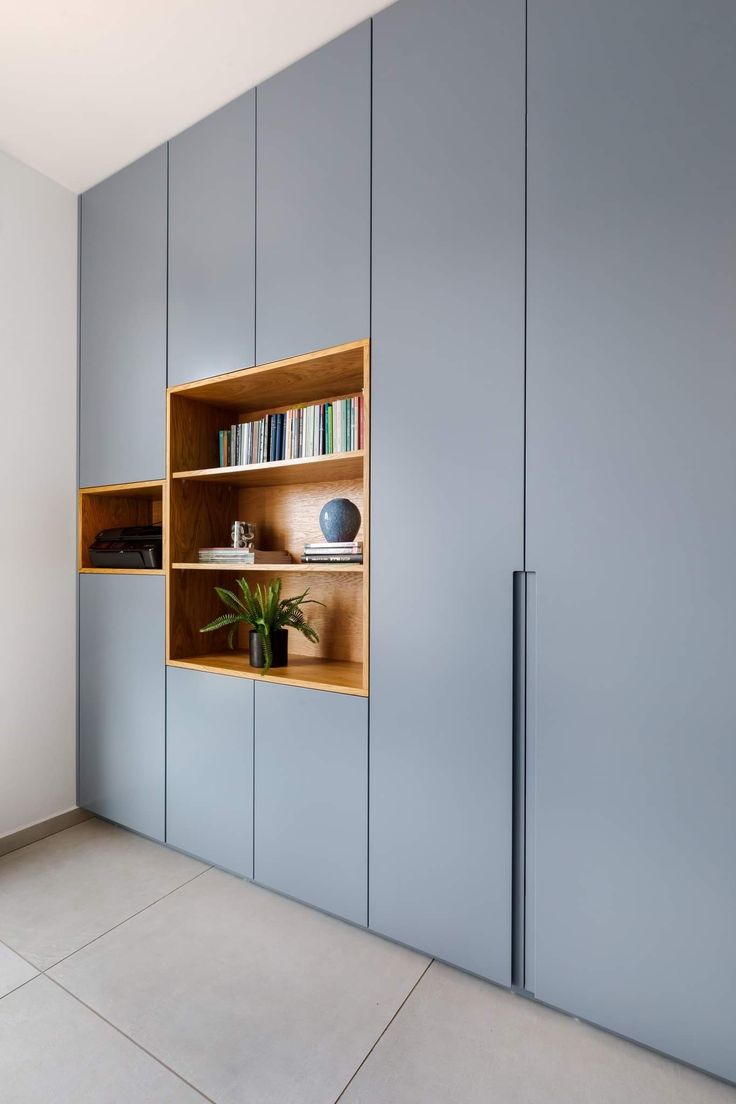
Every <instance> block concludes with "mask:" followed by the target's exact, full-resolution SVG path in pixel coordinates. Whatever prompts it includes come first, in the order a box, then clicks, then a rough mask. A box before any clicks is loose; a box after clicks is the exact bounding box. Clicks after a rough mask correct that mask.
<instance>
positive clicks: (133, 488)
mask: <svg viewBox="0 0 736 1104" xmlns="http://www.w3.org/2000/svg"><path fill="white" fill-rule="evenodd" d="M163 489H164V481H163V480H162V479H152V480H148V481H147V482H144V483H108V484H107V485H105V486H102V487H80V488H79V493H80V494H83V495H104V496H105V497H112V498H148V499H155V498H159V499H160V498H162V496H163Z"/></svg>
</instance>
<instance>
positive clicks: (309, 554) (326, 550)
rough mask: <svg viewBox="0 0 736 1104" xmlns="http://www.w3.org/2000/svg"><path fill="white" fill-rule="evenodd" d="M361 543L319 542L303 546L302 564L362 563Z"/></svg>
mask: <svg viewBox="0 0 736 1104" xmlns="http://www.w3.org/2000/svg"><path fill="white" fill-rule="evenodd" d="M362 562H363V542H362V541H320V542H316V543H314V544H305V545H304V554H303V556H302V563H362Z"/></svg>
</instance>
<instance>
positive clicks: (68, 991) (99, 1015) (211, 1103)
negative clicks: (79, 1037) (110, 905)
mask: <svg viewBox="0 0 736 1104" xmlns="http://www.w3.org/2000/svg"><path fill="white" fill-rule="evenodd" d="M197 876H198V877H199V875H197ZM192 880H193V879H192ZM162 900H163V898H162ZM43 977H45V978H47V980H48V981H50V982H51V983H52V985H56V986H57V988H59V989H61V991H62V993H66V994H67V996H69V997H71V998H72V999H73V1000H75V1001H77V1003H78V1004H81V1005H82V1007H83V1008H86V1009H87V1011H88V1012H91V1013H92V1015H93V1016H96V1017H97V1019H98V1020H101V1021H102V1022H103V1023H105V1024H107V1026H108V1027H111V1028H112V1029H113V1031H117V1033H118V1035H122V1037H123V1038H124V1039H127V1040H128V1042H129V1043H132V1044H133V1046H135V1047H137V1048H138V1050H141V1051H143V1053H144V1054H147V1055H148V1057H149V1058H151V1059H152V1060H153V1061H154V1062H156V1064H157V1065H159V1066H161V1067H162V1068H163V1069H165V1070H167V1071H168V1072H169V1073H170V1074H172V1075H173V1076H174V1077H176V1079H177V1080H178V1081H181V1082H182V1083H183V1084H185V1085H186V1086H187V1088H190V1089H192V1091H193V1092H196V1093H198V1094H199V1096H201V1097H202V1099H203V1100H207V1101H209V1104H217V1101H216V1100H213V1099H212V1097H211V1096H207V1094H206V1093H204V1092H202V1090H201V1089H198V1088H197V1086H196V1085H193V1084H192V1082H191V1081H187V1079H186V1077H182V1075H181V1074H180V1073H177V1072H176V1070H175V1069H173V1068H172V1067H171V1066H169V1065H167V1064H166V1062H164V1061H163V1059H161V1058H158V1057H157V1056H156V1055H155V1054H153V1053H152V1051H150V1050H147V1049H146V1047H144V1046H143V1045H142V1043H139V1042H138V1041H137V1039H134V1038H133V1037H132V1035H128V1034H127V1032H125V1031H123V1029H122V1027H118V1026H117V1024H114V1023H113V1022H112V1020H108V1019H107V1017H106V1016H103V1015H102V1013H101V1012H98V1011H97V1009H96V1008H93V1007H92V1005H91V1004H87V1002H86V1001H83V1000H82V998H81V997H78V996H77V994H76V993H73V992H72V991H71V989H67V987H66V986H65V985H62V984H61V982H60V981H57V980H56V978H52V977H49V976H48V975H47V974H44V975H43ZM31 980H32V981H33V980H35V979H33V978H31Z"/></svg>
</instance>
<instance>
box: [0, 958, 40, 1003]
mask: <svg viewBox="0 0 736 1104" xmlns="http://www.w3.org/2000/svg"><path fill="white" fill-rule="evenodd" d="M19 957H20V956H19ZM23 961H25V959H24V960H23ZM29 965H30V963H29ZM34 969H35V967H34ZM40 977H43V974H40V973H38V972H36V973H35V974H34V975H33V977H29V978H26V980H25V981H22V982H21V983H20V985H14V986H13V988H12V989H8V991H7V993H3V994H2V996H0V1002H2V1001H4V1000H5V998H6V997H9V996H11V995H12V994H13V993H17V992H18V990H19V989H23V988H25V986H26V985H29V984H30V982H32V981H35V980H36V978H40Z"/></svg>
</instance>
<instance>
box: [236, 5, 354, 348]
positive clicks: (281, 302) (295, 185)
mask: <svg viewBox="0 0 736 1104" xmlns="http://www.w3.org/2000/svg"><path fill="white" fill-rule="evenodd" d="M370 65H371V28H370V23H369V22H367V23H362V24H360V25H359V26H357V27H354V28H353V30H351V31H348V33H347V34H345V35H342V36H341V37H340V38H337V39H335V41H334V42H330V43H328V44H327V46H323V47H322V48H321V49H320V50H317V51H316V52H315V53H313V54H310V55H309V56H308V57H306V58H303V59H302V60H301V61H298V62H297V63H296V64H295V65H292V66H291V67H290V68H288V69H285V70H284V71H283V72H281V73H278V74H277V75H276V76H275V77H272V78H271V79H270V80H268V81H266V82H265V84H262V85H260V86H259V88H258V91H257V118H258V158H257V161H258V165H257V177H258V192H257V195H258V199H257V227H258V229H257V240H258V249H257V277H256V280H257V289H258V290H257V304H256V342H257V357H258V361H259V363H264V362H265V361H271V360H278V359H281V358H282V357H290V356H296V355H298V354H299V353H304V352H309V351H310V350H312V349H322V348H325V347H326V346H329V345H339V344H342V343H343V342H346V341H355V340H357V339H359V338H363V337H367V336H368V331H369V312H370V307H369V297H370V186H371V162H370V143H371V134H370V125H371V124H370V119H371V70H370Z"/></svg>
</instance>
